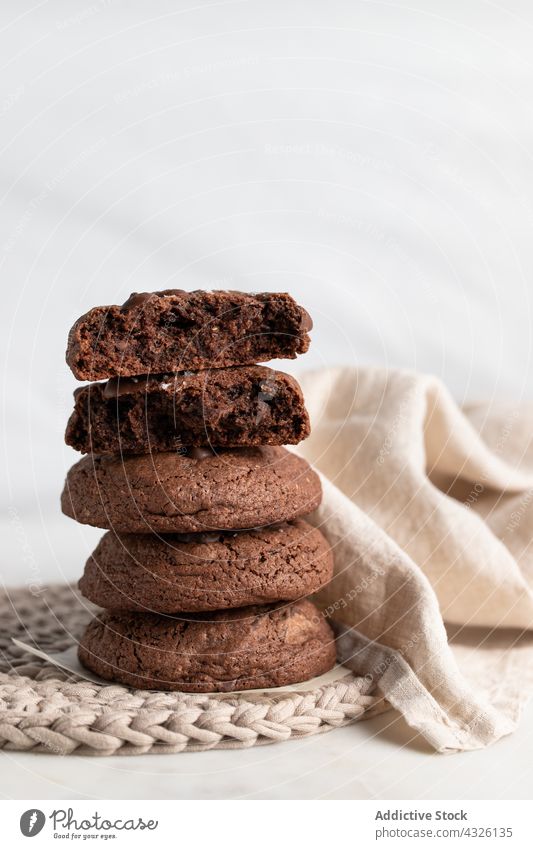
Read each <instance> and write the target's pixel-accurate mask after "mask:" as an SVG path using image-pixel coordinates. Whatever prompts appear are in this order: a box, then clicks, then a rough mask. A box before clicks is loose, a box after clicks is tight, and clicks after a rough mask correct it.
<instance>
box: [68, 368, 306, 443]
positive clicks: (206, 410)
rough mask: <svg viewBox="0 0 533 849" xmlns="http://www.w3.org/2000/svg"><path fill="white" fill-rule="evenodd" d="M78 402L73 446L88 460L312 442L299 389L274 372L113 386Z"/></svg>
mask: <svg viewBox="0 0 533 849" xmlns="http://www.w3.org/2000/svg"><path fill="white" fill-rule="evenodd" d="M74 398H75V407H74V412H73V413H72V415H71V417H70V419H69V422H68V425H67V431H66V434H65V441H66V442H67V444H68V445H72V447H73V448H76V449H77V450H78V451H83V453H84V454H87V453H89V452H90V451H93V452H94V453H96V454H102V455H103V454H117V453H130V454H149V453H150V452H152V451H172V450H173V449H176V448H179V447H180V446H183V445H191V446H200V445H206V444H211V445H216V446H227V447H238V446H251V445H295V444H297V443H298V442H300V441H301V440H302V439H305V438H306V437H307V436H309V417H308V415H307V411H306V409H305V405H304V399H303V395H302V391H301V389H300V387H299V385H298V383H297V382H296V381H295V380H294V378H292V377H290V376H289V375H288V374H284V373H283V372H277V371H274V370H273V369H270V368H267V367H266V366H242V367H235V368H221V369H210V370H208V371H198V372H185V373H183V374H177V375H173V376H169V375H159V376H155V375H154V376H145V377H133V378H132V377H124V378H112V379H111V380H109V381H108V382H107V383H91V384H90V385H89V386H82V387H80V388H79V389H77V390H76V391H75V393H74Z"/></svg>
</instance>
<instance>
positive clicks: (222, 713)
mask: <svg viewBox="0 0 533 849" xmlns="http://www.w3.org/2000/svg"><path fill="white" fill-rule="evenodd" d="M95 609H96V608H94V607H93V606H92V605H90V604H89V603H88V602H86V601H85V600H81V599H80V597H79V594H78V592H77V590H76V589H75V587H74V586H69V585H61V586H51V587H47V588H41V587H39V588H37V590H36V591H34V592H31V591H30V590H29V589H27V588H17V589H10V590H8V591H4V592H2V593H0V747H1V748H4V749H6V750H19V751H31V752H47V753H55V754H59V755H69V754H77V755H79V754H84V755H117V754H119V755H130V754H145V753H163V752H169V753H170V752H184V751H187V752H189V751H203V750H205V749H233V748H249V747H250V746H257V745H262V744H265V743H274V742H277V741H282V740H289V739H295V738H300V737H306V736H308V735H311V734H317V733H319V732H322V731H328V730H330V729H332V728H338V727H339V726H342V725H346V724H347V723H349V722H353V721H355V720H359V719H362V718H363V717H364V718H366V717H367V716H369V715H375V714H376V713H377V712H380V711H381V709H382V706H383V700H382V699H381V698H380V697H379V696H378V695H377V694H375V693H374V694H373V693H372V690H373V684H372V683H371V682H370V681H369V680H368V679H365V678H361V677H357V676H355V675H353V674H352V673H350V672H347V675H346V677H345V678H342V679H341V680H339V681H335V682H334V683H332V684H327V685H324V686H321V687H318V688H317V689H316V690H312V691H307V692H302V693H298V692H284V693H275V692H271V693H270V694H269V693H268V692H264V693H253V694H252V693H250V694H233V695H226V694H220V695H196V694H190V693H167V692H153V691H148V690H134V689H131V688H129V687H123V686H119V685H108V684H96V683H93V682H89V681H84V680H82V679H80V678H79V677H78V676H76V675H74V674H70V673H68V672H66V671H63V670H60V669H58V668H57V667H55V666H53V665H51V664H50V663H48V662H47V661H44V660H40V659H39V658H37V657H35V656H34V655H32V654H29V653H28V652H26V651H24V650H23V649H21V648H19V647H17V646H15V645H14V644H13V642H12V638H13V637H16V638H18V639H19V640H21V641H23V642H25V643H27V644H30V645H34V646H35V647H37V648H40V649H41V650H43V651H45V652H47V653H53V652H59V651H62V650H64V649H66V648H68V646H70V645H72V644H73V642H77V641H78V640H79V637H80V635H81V633H82V631H83V629H84V628H85V625H86V624H87V622H88V621H89V620H90V618H91V616H92V615H93V611H94V610H95Z"/></svg>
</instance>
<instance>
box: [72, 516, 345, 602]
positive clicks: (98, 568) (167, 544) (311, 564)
mask: <svg viewBox="0 0 533 849" xmlns="http://www.w3.org/2000/svg"><path fill="white" fill-rule="evenodd" d="M332 577H333V557H332V554H331V550H330V548H329V545H328V543H327V542H326V540H325V539H324V537H323V536H322V534H321V533H320V531H318V530H317V529H316V528H313V527H311V525H308V524H307V523H306V522H304V521H302V520H301V519H298V520H296V521H295V522H283V523H281V524H280V525H273V526H272V527H270V528H258V529H257V530H253V531H238V532H235V531H234V532H231V531H225V532H212V533H206V534H189V535H187V534H182V535H181V536H180V535H176V534H172V535H171V534H167V535H165V536H162V537H161V536H156V535H155V534H122V535H118V536H117V535H116V534H114V533H113V532H112V531H108V533H106V534H104V536H103V537H102V539H101V540H100V543H99V544H98V546H97V548H96V550H95V551H94V552H93V554H92V555H91V556H90V557H89V559H88V561H87V563H86V565H85V572H84V575H83V577H82V579H81V580H80V583H79V587H80V589H81V591H82V593H83V595H84V596H85V597H86V598H88V599H89V600H90V601H93V602H94V603H95V604H98V605H100V607H107V608H110V609H113V610H141V611H150V612H153V613H179V612H182V611H202V610H226V609H227V608H230V607H245V606H247V605H250V604H268V603H270V602H274V601H282V600H285V601H292V600H293V599H299V598H303V597H304V596H306V595H310V594H311V593H314V592H316V591H317V590H319V589H320V587H323V586H324V585H325V584H327V583H328V581H331V578H332Z"/></svg>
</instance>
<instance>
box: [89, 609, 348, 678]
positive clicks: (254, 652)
mask: <svg viewBox="0 0 533 849" xmlns="http://www.w3.org/2000/svg"><path fill="white" fill-rule="evenodd" d="M78 655H79V659H80V661H81V663H82V664H83V665H84V666H86V667H87V668H88V669H91V670H92V671H93V672H95V673H96V674H97V675H100V676H101V677H102V678H105V679H106V680H109V681H117V682H119V683H121V684H127V685H128V686H131V687H136V688H139V689H149V690H182V691H184V692H190V693H209V692H228V691H229V690H250V689H256V688H261V687H280V686H285V685H287V684H295V683H298V682H299V681H306V680H307V679H309V678H313V677H314V676H316V675H321V674H322V673H324V672H327V671H328V670H329V669H331V668H332V667H333V666H334V664H335V641H334V637H333V632H332V630H331V628H330V627H329V625H328V623H327V622H326V621H325V619H324V618H323V616H322V615H321V614H320V613H319V612H318V610H317V609H316V607H315V606H314V605H313V604H311V602H310V601H307V600H304V601H296V602H293V603H292V604H289V605H274V606H266V607H244V608H240V609H238V610H229V611H218V612H216V613H197V614H190V615H189V616H188V617H187V618H186V619H184V618H180V619H173V618H168V617H165V616H157V615H155V614H152V613H113V612H111V611H104V612H103V613H101V614H100V615H99V616H98V617H97V618H95V619H93V620H92V622H91V623H90V624H89V626H88V628H87V630H86V632H85V634H84V636H83V637H82V640H81V643H80V646H79V650H78Z"/></svg>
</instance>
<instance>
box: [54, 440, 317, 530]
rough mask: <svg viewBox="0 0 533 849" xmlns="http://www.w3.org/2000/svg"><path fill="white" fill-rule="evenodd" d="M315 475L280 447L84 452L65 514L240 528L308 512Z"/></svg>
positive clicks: (94, 520)
mask: <svg viewBox="0 0 533 849" xmlns="http://www.w3.org/2000/svg"><path fill="white" fill-rule="evenodd" d="M321 496H322V488H321V485H320V479H319V477H318V475H317V474H316V472H314V471H313V470H312V469H311V467H310V466H309V464H308V463H307V461H306V460H304V459H303V458H301V457H298V456H297V455H296V454H293V453H291V452H289V451H287V449H286V448H282V447H280V446H269V445H265V446H260V447H257V448H231V449H223V450H220V451H218V450H217V451H216V453H215V452H214V450H210V449H207V448H193V449H191V450H190V452H189V453H188V454H187V455H181V454H178V453H164V454H151V455H139V456H134V455H132V456H127V457H122V458H121V457H97V456H95V455H93V454H88V455H87V456H86V457H84V458H83V459H82V460H80V461H79V462H78V463H76V464H75V465H74V466H72V468H71V469H70V470H69V472H68V475H67V479H66V482H65V487H64V489H63V493H62V496H61V507H62V510H63V512H64V513H65V514H66V515H67V516H70V517H71V518H73V519H76V520H77V521H78V522H81V523H82V524H86V525H94V526H96V527H98V528H110V529H113V530H115V531H117V532H125V533H150V532H152V533H154V532H155V533H201V532H202V531H206V530H243V529H249V528H257V527H261V526H264V525H270V524H273V523H276V522H283V521H290V520H292V519H296V518H299V517H300V516H304V515H305V514H307V513H311V512H312V511H313V510H315V509H316V508H317V507H318V505H319V504H320V500H321Z"/></svg>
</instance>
